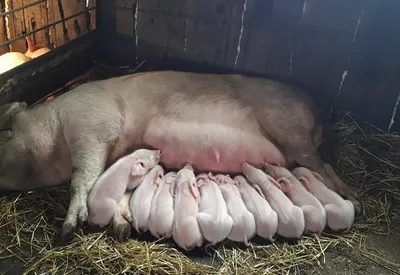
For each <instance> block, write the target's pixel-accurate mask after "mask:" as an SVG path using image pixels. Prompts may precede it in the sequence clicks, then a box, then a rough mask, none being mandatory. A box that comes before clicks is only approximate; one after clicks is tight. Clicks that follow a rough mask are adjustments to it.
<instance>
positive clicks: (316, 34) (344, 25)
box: [288, 0, 362, 104]
mask: <svg viewBox="0 0 400 275" xmlns="http://www.w3.org/2000/svg"><path fill="white" fill-rule="evenodd" d="M361 5H362V0H354V1H351V2H349V1H347V0H336V1H330V0H306V2H305V4H304V8H303V16H302V19H301V24H300V26H299V34H298V40H297V41H296V46H295V48H294V50H293V55H292V62H291V63H290V64H289V71H288V74H289V75H290V76H292V77H293V78H294V79H296V80H301V81H302V82H304V83H306V84H310V85H313V86H315V87H319V88H321V89H323V94H322V95H320V96H323V97H324V99H325V100H326V101H327V102H329V103H330V104H331V103H332V101H334V100H335V98H336V95H337V93H338V91H339V90H340V89H341V87H340V86H341V85H340V83H341V79H342V75H343V73H344V71H345V70H346V68H347V66H348V57H349V52H350V48H351V45H352V43H353V37H354V30H355V28H356V26H357V22H358V19H359V17H360V13H361V9H362V6H361Z"/></svg>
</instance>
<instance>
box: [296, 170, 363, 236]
mask: <svg viewBox="0 0 400 275" xmlns="http://www.w3.org/2000/svg"><path fill="white" fill-rule="evenodd" d="M292 174H293V175H294V176H295V177H296V178H297V179H298V180H299V181H300V182H301V183H302V184H303V186H304V187H305V188H306V189H307V190H308V191H309V192H310V193H311V194H312V195H314V196H315V197H316V198H317V199H318V200H319V201H320V202H321V204H322V205H323V206H324V208H325V211H326V218H327V222H326V223H327V225H328V227H329V228H330V229H331V230H333V231H348V230H349V229H350V228H351V225H352V224H353V222H354V215H355V213H354V206H353V204H352V203H351V201H349V200H344V199H342V198H341V197H340V196H339V195H338V194H337V193H335V192H334V191H332V190H330V189H329V188H328V187H326V185H325V184H324V179H323V177H322V176H321V175H320V174H318V173H317V172H313V171H311V170H309V169H308V168H305V167H298V168H295V169H293V171H292Z"/></svg>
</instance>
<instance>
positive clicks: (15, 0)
mask: <svg viewBox="0 0 400 275" xmlns="http://www.w3.org/2000/svg"><path fill="white" fill-rule="evenodd" d="M5 4H6V8H5V10H6V11H9V10H12V9H15V8H18V7H21V6H22V5H23V4H24V1H23V0H6V1H5ZM6 24H7V25H6V28H7V34H8V38H9V39H13V38H15V37H18V36H20V35H22V34H24V33H25V32H26V29H25V18H24V10H21V11H17V12H15V13H13V14H9V15H7V16H6ZM10 50H11V51H13V52H21V53H25V52H26V41H25V39H20V40H18V41H15V42H14V43H12V44H11V45H10Z"/></svg>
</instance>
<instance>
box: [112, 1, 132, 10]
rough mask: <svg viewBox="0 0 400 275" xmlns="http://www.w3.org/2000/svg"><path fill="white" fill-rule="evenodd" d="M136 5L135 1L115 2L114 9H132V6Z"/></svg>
mask: <svg viewBox="0 0 400 275" xmlns="http://www.w3.org/2000/svg"><path fill="white" fill-rule="evenodd" d="M135 4H136V0H115V7H116V8H125V9H133V5H135Z"/></svg>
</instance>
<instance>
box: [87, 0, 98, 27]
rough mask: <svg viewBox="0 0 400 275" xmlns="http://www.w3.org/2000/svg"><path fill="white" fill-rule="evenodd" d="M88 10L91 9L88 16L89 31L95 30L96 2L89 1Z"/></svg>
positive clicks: (93, 0)
mask: <svg viewBox="0 0 400 275" xmlns="http://www.w3.org/2000/svg"><path fill="white" fill-rule="evenodd" d="M88 7H89V8H93V7H94V9H92V10H90V11H89V15H90V30H95V29H96V0H89V6H88Z"/></svg>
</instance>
